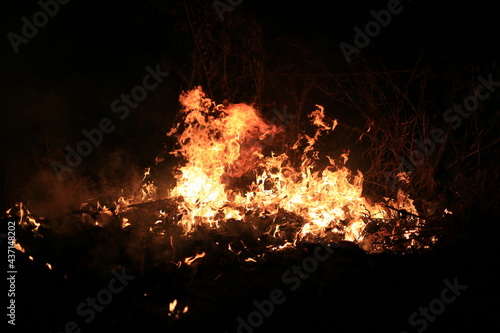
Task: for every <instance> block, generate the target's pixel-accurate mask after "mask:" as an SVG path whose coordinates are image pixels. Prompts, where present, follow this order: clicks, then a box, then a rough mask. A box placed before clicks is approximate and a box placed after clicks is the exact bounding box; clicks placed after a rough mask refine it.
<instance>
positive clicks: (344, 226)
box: [168, 87, 417, 241]
mask: <svg viewBox="0 0 500 333" xmlns="http://www.w3.org/2000/svg"><path fill="white" fill-rule="evenodd" d="M180 102H181V104H182V106H183V108H182V112H183V114H184V123H180V124H177V125H176V126H175V127H174V128H173V129H172V130H171V131H170V132H169V133H168V135H175V136H176V137H177V141H178V145H179V148H178V149H176V150H175V151H173V152H172V154H174V155H176V156H179V157H182V158H183V159H184V163H183V164H182V165H181V166H179V167H178V169H177V171H178V172H177V175H176V178H177V184H176V186H175V188H174V189H173V190H172V191H171V196H172V197H176V198H179V199H180V203H179V207H178V208H179V209H180V211H181V212H183V216H182V218H181V221H180V224H181V225H182V226H183V227H184V230H185V231H186V232H190V231H191V230H192V229H193V228H194V227H195V226H196V225H198V224H208V225H210V226H218V225H219V223H221V222H223V221H225V220H227V219H229V218H233V219H237V220H243V216H244V215H245V213H246V212H249V211H255V212H259V214H261V215H267V216H269V215H273V214H277V213H278V212H279V211H280V210H284V211H287V212H291V213H294V214H296V215H298V216H300V217H302V218H303V219H304V225H303V226H302V230H301V232H300V234H299V235H297V236H298V238H303V237H307V236H308V235H313V236H316V237H323V236H326V235H327V234H328V233H336V234H339V235H342V236H343V237H344V239H345V240H350V241H359V240H361V239H362V238H363V230H364V228H365V226H366V222H365V220H366V218H367V217H370V218H379V219H384V218H387V217H389V216H391V210H390V209H389V208H387V207H384V205H382V204H371V203H369V202H368V201H367V200H366V199H365V198H364V197H363V196H362V191H363V175H362V173H361V172H357V173H352V172H351V171H350V170H349V169H347V168H346V167H345V163H346V162H347V159H348V154H349V152H345V153H344V154H342V155H341V156H339V158H338V161H336V160H335V159H333V158H331V157H329V156H326V158H327V159H328V161H329V165H327V166H326V167H325V168H323V169H320V168H319V167H318V165H317V164H318V163H317V161H318V160H319V159H320V156H319V152H318V151H317V150H316V149H315V147H314V145H315V144H316V142H317V141H318V139H319V138H320V136H321V135H323V134H324V133H325V132H330V131H333V130H334V129H335V127H336V126H337V121H336V120H333V121H332V120H327V119H326V117H325V112H324V109H323V107H322V106H320V105H316V107H317V109H316V110H314V111H313V112H312V113H311V114H310V115H309V119H310V121H311V123H312V125H313V126H314V127H315V128H316V132H315V134H314V135H313V136H308V135H301V136H299V138H298V140H297V141H296V142H295V144H294V145H293V146H292V147H291V149H292V150H295V151H297V152H299V153H300V161H299V162H300V163H299V165H298V166H294V163H292V161H290V158H289V156H288V155H286V154H284V153H283V154H280V155H276V154H274V153H271V154H270V156H264V155H263V151H264V148H265V142H267V141H268V140H265V139H266V138H271V137H273V136H274V135H276V134H277V133H280V132H283V131H284V130H283V129H282V128H278V127H276V126H275V125H272V124H269V123H267V122H266V121H265V120H264V119H263V118H262V117H261V115H260V114H259V112H258V111H257V110H256V109H254V108H253V107H251V106H249V105H246V104H231V105H229V106H222V105H216V104H215V103H214V102H212V101H211V100H210V99H209V98H207V97H206V95H205V93H204V92H203V91H202V89H201V87H198V88H196V89H194V90H191V91H189V92H186V93H183V94H182V95H181V97H180ZM249 174H251V175H252V176H253V177H254V180H253V182H252V183H251V184H248V185H247V186H246V188H243V189H242V188H241V187H240V188H235V186H233V184H234V183H238V181H241V180H244V179H245V177H248V175H249ZM388 201H389V204H390V205H391V206H392V207H394V209H400V210H402V209H405V210H406V211H407V212H408V213H412V214H415V215H417V214H416V210H415V208H414V206H413V202H412V201H411V200H410V199H409V198H408V197H407V196H406V195H405V194H404V193H403V192H400V193H398V198H397V199H396V200H390V199H388ZM277 231H278V229H276V230H275V232H277Z"/></svg>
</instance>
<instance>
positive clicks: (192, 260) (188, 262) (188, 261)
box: [184, 252, 205, 265]
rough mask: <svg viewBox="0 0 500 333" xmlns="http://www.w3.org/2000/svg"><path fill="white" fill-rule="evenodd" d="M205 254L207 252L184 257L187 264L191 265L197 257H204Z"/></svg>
mask: <svg viewBox="0 0 500 333" xmlns="http://www.w3.org/2000/svg"><path fill="white" fill-rule="evenodd" d="M204 256H205V252H202V253H199V254H197V255H195V256H192V257H189V258H186V259H184V263H186V264H187V265H191V264H192V263H193V262H194V261H195V260H196V259H199V258H203V257H204Z"/></svg>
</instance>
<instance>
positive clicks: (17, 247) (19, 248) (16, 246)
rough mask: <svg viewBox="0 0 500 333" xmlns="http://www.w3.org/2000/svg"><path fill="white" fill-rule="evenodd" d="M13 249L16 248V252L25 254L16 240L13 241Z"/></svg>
mask: <svg viewBox="0 0 500 333" xmlns="http://www.w3.org/2000/svg"><path fill="white" fill-rule="evenodd" d="M14 247H15V248H16V250H18V251H19V252H22V253H26V250H25V249H24V247H22V246H21V244H19V243H18V242H17V239H14Z"/></svg>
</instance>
